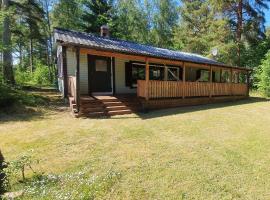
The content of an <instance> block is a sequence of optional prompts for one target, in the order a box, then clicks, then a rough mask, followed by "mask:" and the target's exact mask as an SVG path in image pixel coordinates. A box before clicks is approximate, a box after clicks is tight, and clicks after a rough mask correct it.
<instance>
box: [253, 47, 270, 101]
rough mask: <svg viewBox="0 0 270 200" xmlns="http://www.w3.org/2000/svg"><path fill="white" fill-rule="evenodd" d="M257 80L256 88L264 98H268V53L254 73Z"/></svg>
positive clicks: (269, 60) (269, 90)
mask: <svg viewBox="0 0 270 200" xmlns="http://www.w3.org/2000/svg"><path fill="white" fill-rule="evenodd" d="M256 77H257V78H258V80H259V82H258V84H257V85H258V88H259V90H260V91H261V92H262V93H263V94H264V95H266V96H268V97H269V96H270V51H269V52H268V53H267V54H266V56H265V59H264V60H263V61H262V64H261V65H260V67H259V68H258V69H257V71H256Z"/></svg>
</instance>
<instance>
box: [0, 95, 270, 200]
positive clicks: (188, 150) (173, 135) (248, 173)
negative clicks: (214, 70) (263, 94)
mask: <svg viewBox="0 0 270 200" xmlns="http://www.w3.org/2000/svg"><path fill="white" fill-rule="evenodd" d="M54 98H55V97H54ZM37 110H38V112H30V113H27V114H14V115H3V114H2V115H1V118H0V148H1V151H2V153H3V155H4V156H5V158H6V160H7V161H9V160H13V159H16V157H18V156H19V155H20V154H22V153H24V152H27V151H28V150H29V149H33V150H34V152H33V156H34V158H36V159H39V160H40V162H39V163H38V164H35V165H34V169H35V170H36V171H38V172H39V173H41V172H42V173H44V175H43V178H40V179H38V180H36V179H35V180H34V178H33V180H32V179H30V180H29V182H28V183H25V184H22V183H20V184H16V185H14V186H13V190H15V189H16V188H18V187H24V189H25V190H26V192H25V195H24V196H23V197H22V198H23V199H65V198H66V199H91V198H92V199H94V198H96V199H213V200H216V199H252V200H253V199H270V190H269V188H270V102H268V101H266V100H259V99H255V98H252V99H250V100H244V101H238V102H233V103H225V104H215V105H205V106H196V107H186V108H176V109H168V110H160V111H155V112H150V113H147V114H141V115H135V114H134V115H125V116H116V117H113V118H109V119H82V118H80V119H76V118H73V117H72V116H71V115H70V113H69V112H68V111H67V109H66V108H65V107H63V106H62V105H61V104H56V105H51V106H49V107H48V108H38V109H37ZM31 176H32V174H31V173H30V172H29V173H28V177H31Z"/></svg>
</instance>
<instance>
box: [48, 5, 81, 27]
mask: <svg viewBox="0 0 270 200" xmlns="http://www.w3.org/2000/svg"><path fill="white" fill-rule="evenodd" d="M81 6H82V5H81V4H80V1H78V0H69V1H67V0H59V1H58V2H57V3H56V4H55V5H54V7H53V10H52V13H51V16H52V25H53V27H61V28H67V29H73V30H81V16H82V9H81Z"/></svg>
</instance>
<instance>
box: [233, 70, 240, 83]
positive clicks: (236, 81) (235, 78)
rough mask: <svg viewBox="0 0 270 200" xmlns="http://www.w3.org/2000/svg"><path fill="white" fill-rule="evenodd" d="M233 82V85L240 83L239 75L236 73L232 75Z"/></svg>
mask: <svg viewBox="0 0 270 200" xmlns="http://www.w3.org/2000/svg"><path fill="white" fill-rule="evenodd" d="M232 82H233V83H238V82H239V73H238V72H236V71H234V72H233V74H232Z"/></svg>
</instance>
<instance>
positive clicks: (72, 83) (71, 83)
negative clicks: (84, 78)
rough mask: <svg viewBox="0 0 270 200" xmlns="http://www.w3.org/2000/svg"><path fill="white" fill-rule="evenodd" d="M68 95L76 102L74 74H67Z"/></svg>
mask: <svg viewBox="0 0 270 200" xmlns="http://www.w3.org/2000/svg"><path fill="white" fill-rule="evenodd" d="M68 95H69V96H70V97H74V101H75V102H76V76H68Z"/></svg>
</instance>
